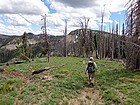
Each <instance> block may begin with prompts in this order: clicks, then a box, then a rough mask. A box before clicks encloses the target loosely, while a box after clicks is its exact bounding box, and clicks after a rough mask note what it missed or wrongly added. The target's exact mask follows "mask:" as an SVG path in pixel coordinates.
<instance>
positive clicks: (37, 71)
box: [32, 65, 64, 75]
mask: <svg viewBox="0 0 140 105" xmlns="http://www.w3.org/2000/svg"><path fill="white" fill-rule="evenodd" d="M59 67H64V65H60V66H50V67H47V68H44V69H41V70H35V71H33V72H32V75H34V74H39V73H41V72H43V71H47V70H50V69H55V68H59Z"/></svg>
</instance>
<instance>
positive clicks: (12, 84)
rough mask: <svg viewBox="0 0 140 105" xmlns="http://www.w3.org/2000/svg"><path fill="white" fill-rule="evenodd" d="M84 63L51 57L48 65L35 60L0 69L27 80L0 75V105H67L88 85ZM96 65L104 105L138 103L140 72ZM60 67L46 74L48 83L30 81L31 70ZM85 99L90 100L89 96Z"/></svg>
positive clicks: (113, 64)
mask: <svg viewBox="0 0 140 105" xmlns="http://www.w3.org/2000/svg"><path fill="white" fill-rule="evenodd" d="M87 60H88V59H85V58H76V57H75V58H74V57H51V59H50V62H49V63H48V62H47V59H46V58H40V59H39V58H36V59H35V60H34V61H33V62H31V63H23V64H17V65H10V66H2V67H1V68H4V69H7V70H11V71H14V72H16V71H20V72H21V73H23V74H24V75H25V77H26V78H28V79H23V78H18V77H12V75H7V74H0V105H12V104H23V105H27V104H39V105H59V103H62V105H68V100H69V99H71V98H76V97H78V95H79V94H80V90H81V89H83V88H85V87H87V85H88V80H87V77H86V75H85V74H84V69H85V64H83V61H85V62H86V61H87ZM96 62H97V65H98V70H97V73H96V84H95V85H96V86H97V87H98V88H100V90H101V93H100V94H101V95H102V96H103V98H104V100H105V103H106V104H107V105H110V104H116V105H118V104H120V105H131V104H134V105H138V104H139V103H140V100H139V99H140V76H139V75H140V72H133V73H132V72H130V71H126V70H125V68H124V67H123V66H122V64H121V63H119V62H115V61H114V62H111V61H105V60H96ZM62 64H64V67H60V68H57V69H53V70H49V71H47V73H48V74H49V75H52V79H50V80H41V79H35V80H29V79H30V77H32V76H31V72H32V71H33V70H40V69H43V68H45V67H48V66H59V65H62ZM36 76H37V75H35V76H34V77H35V78H36ZM64 98H66V99H67V100H64ZM86 98H87V99H88V100H90V97H89V96H86ZM9 103H10V104H9ZM79 104H82V103H81V102H79Z"/></svg>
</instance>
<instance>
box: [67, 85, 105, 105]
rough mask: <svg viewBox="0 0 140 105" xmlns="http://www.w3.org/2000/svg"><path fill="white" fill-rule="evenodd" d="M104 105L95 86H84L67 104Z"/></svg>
mask: <svg viewBox="0 0 140 105" xmlns="http://www.w3.org/2000/svg"><path fill="white" fill-rule="evenodd" d="M80 104H82V105H105V104H104V100H103V99H102V96H101V95H100V90H99V89H97V87H92V88H91V87H86V88H85V89H83V90H81V92H80V95H79V96H78V97H77V98H74V99H70V100H69V105H80Z"/></svg>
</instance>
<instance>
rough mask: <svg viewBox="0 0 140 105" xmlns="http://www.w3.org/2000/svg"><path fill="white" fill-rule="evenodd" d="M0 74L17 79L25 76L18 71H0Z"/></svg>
mask: <svg viewBox="0 0 140 105" xmlns="http://www.w3.org/2000/svg"><path fill="white" fill-rule="evenodd" d="M0 72H1V73H3V74H6V75H10V76H14V77H17V78H24V77H25V76H24V75H23V74H22V73H21V72H19V71H10V70H5V69H0Z"/></svg>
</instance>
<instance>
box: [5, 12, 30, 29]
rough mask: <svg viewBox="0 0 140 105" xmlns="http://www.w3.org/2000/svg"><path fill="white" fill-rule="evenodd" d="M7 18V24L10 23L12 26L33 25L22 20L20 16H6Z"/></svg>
mask: <svg viewBox="0 0 140 105" xmlns="http://www.w3.org/2000/svg"><path fill="white" fill-rule="evenodd" d="M5 16H7V22H8V23H10V24H11V25H12V26H29V25H31V24H30V23H29V22H28V21H27V20H25V19H24V18H22V17H21V16H20V15H18V14H13V15H9V14H7V15H5Z"/></svg>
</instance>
